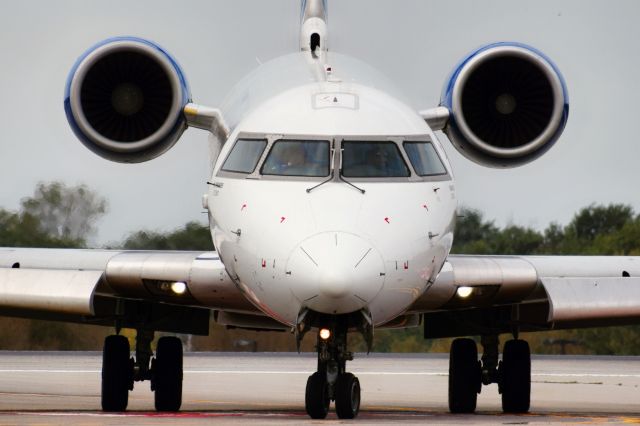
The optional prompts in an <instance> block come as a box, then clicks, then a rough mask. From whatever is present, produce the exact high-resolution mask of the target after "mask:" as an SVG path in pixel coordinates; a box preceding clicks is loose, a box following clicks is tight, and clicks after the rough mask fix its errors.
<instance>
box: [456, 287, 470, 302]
mask: <svg viewBox="0 0 640 426" xmlns="http://www.w3.org/2000/svg"><path fill="white" fill-rule="evenodd" d="M456 293H457V294H458V297H461V298H463V299H466V298H467V297H469V296H471V293H473V287H466V286H462V287H458V290H457V291H456Z"/></svg>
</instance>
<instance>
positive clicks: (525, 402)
mask: <svg viewBox="0 0 640 426" xmlns="http://www.w3.org/2000/svg"><path fill="white" fill-rule="evenodd" d="M500 381H501V383H500V385H501V386H500V391H501V392H502V411H504V412H505V413H526V412H528V411H529V406H530V403H531V351H530V350H529V343H527V342H526V341H524V340H509V341H508V342H506V343H505V344H504V351H503V352H502V363H501V364H500Z"/></svg>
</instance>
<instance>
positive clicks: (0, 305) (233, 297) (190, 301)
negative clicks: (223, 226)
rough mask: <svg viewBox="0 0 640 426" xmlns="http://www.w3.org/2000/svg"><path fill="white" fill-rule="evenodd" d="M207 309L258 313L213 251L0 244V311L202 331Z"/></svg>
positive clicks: (20, 314) (251, 316)
mask: <svg viewBox="0 0 640 426" xmlns="http://www.w3.org/2000/svg"><path fill="white" fill-rule="evenodd" d="M175 282H181V283H184V284H185V286H186V288H185V290H184V291H183V292H181V293H178V292H175V291H173V290H172V287H171V284H173V283H175ZM212 310H213V311H224V312H226V313H227V316H229V315H231V316H232V317H233V316H234V315H235V316H236V317H238V318H240V319H242V318H243V316H249V318H254V316H256V315H261V313H260V312H259V311H258V310H257V309H256V308H255V307H254V306H253V305H252V304H251V303H250V302H248V301H247V299H246V298H245V297H244V296H243V295H242V293H241V292H240V291H239V290H238V288H237V287H236V285H235V284H234V283H233V281H232V280H231V278H230V277H229V275H228V274H227V272H226V271H225V268H224V265H223V264H222V262H221V260H220V258H219V256H218V255H217V253H216V252H195V251H193V252H165V251H118V250H79V249H28V248H1V249H0V314H5V315H12V316H21V317H28V318H41V319H54V320H63V321H74V322H90V323H95V324H108V325H113V324H114V320H117V319H119V320H120V322H121V324H122V326H125V327H126V326H130V325H131V326H132V325H135V323H136V322H139V320H140V318H139V316H140V315H145V316H147V317H151V318H152V319H153V318H155V323H156V325H160V326H161V328H157V329H158V330H163V331H175V332H190V333H194V334H207V332H208V327H209V316H210V312H211V311H212ZM225 318H226V317H225ZM145 320H146V318H145Z"/></svg>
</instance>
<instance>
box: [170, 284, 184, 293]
mask: <svg viewBox="0 0 640 426" xmlns="http://www.w3.org/2000/svg"><path fill="white" fill-rule="evenodd" d="M171 291H173V292H174V293H175V294H183V293H184V292H185V291H187V285H186V284H185V283H183V282H182V281H176V282H175V283H171Z"/></svg>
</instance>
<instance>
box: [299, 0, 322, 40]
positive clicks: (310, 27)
mask: <svg viewBox="0 0 640 426" xmlns="http://www.w3.org/2000/svg"><path fill="white" fill-rule="evenodd" d="M301 6H302V7H301V11H300V50H304V51H311V52H316V51H317V50H321V51H326V50H327V0H302V2H301Z"/></svg>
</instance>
